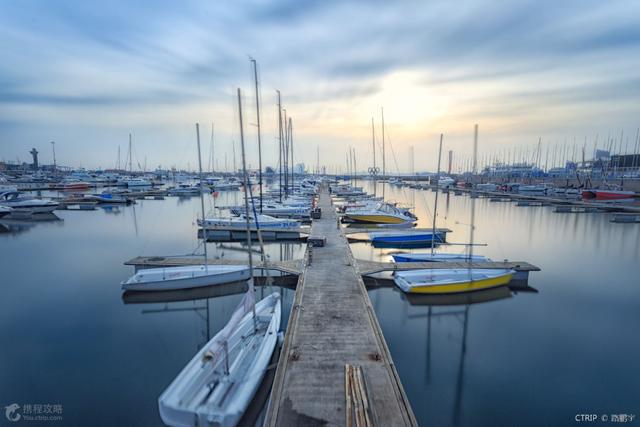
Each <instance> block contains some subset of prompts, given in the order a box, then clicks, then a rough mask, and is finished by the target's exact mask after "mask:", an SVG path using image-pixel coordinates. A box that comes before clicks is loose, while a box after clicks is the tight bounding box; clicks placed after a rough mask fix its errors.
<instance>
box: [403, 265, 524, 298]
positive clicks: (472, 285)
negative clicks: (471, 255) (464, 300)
mask: <svg viewBox="0 0 640 427" xmlns="http://www.w3.org/2000/svg"><path fill="white" fill-rule="evenodd" d="M514 274H515V271H513V270H509V269H499V268H453V269H424V270H409V271H396V272H395V274H394V277H393V281H394V282H395V284H396V285H398V287H399V288H400V289H402V290H403V291H404V292H407V293H419V294H455V293H463V292H473V291H479V290H482V289H490V288H496V287H499V286H506V285H508V284H509V282H510V281H511V278H512V277H513V275H514Z"/></svg>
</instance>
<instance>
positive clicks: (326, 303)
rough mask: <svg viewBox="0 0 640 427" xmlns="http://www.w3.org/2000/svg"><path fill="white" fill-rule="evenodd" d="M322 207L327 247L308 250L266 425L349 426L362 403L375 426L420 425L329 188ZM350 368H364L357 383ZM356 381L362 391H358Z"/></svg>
mask: <svg viewBox="0 0 640 427" xmlns="http://www.w3.org/2000/svg"><path fill="white" fill-rule="evenodd" d="M319 206H320V207H321V208H322V218H321V219H318V220H315V221H314V222H313V225H312V234H313V235H314V236H316V235H317V236H323V237H325V238H326V245H325V246H324V247H319V248H312V249H308V251H307V256H306V257H305V258H306V260H307V263H306V265H305V267H304V270H303V271H302V274H301V275H300V277H299V279H298V286H297V288H296V294H295V299H294V302H293V305H292V307H293V308H292V310H291V315H290V318H289V323H288V328H287V333H286V336H285V342H284V347H283V350H282V356H281V357H280V361H279V363H278V368H277V371H276V377H275V381H274V385H273V391H272V394H271V402H270V405H269V410H268V412H267V417H266V421H265V425H266V426H298V425H334V426H337V425H345V424H346V423H347V417H348V415H347V414H350V413H351V408H355V407H358V408H360V409H362V408H365V409H364V412H365V415H366V416H367V417H368V418H369V419H371V420H372V423H373V424H374V425H381V426H415V425H417V423H416V420H415V418H414V415H413V412H412V410H411V407H410V404H409V401H408V400H407V397H406V395H405V393H404V390H403V388H402V384H401V383H400V379H399V377H398V374H397V372H396V369H395V366H394V364H393V361H392V359H391V355H390V354H389V349H388V348H387V345H386V343H385V340H384V337H383V335H382V331H381V329H380V325H379V324H378V321H377V319H376V316H375V313H374V310H373V308H372V306H371V302H370V300H369V297H368V295H367V292H366V289H365V286H364V283H363V280H362V277H361V275H360V272H359V271H358V268H357V265H358V264H357V263H356V261H355V260H354V258H353V255H352V253H351V249H350V247H349V244H348V242H347V239H346V238H345V235H344V233H343V231H342V229H341V227H339V226H338V222H337V215H336V213H335V210H334V209H333V207H332V206H331V199H330V197H329V194H328V192H327V188H326V187H323V188H322V189H321V191H320V196H319ZM347 365H348V366H358V367H360V369H359V370H358V372H359V373H361V374H362V375H361V377H358V380H357V381H355V382H351V381H349V382H345V372H347V371H348V369H347ZM345 384H349V387H348V388H345ZM354 384H357V385H358V390H360V391H361V392H360V393H355V394H354V393H353V387H354ZM358 396H359V398H360V399H358ZM362 404H364V406H362ZM361 415H362V414H361Z"/></svg>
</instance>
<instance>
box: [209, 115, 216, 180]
mask: <svg viewBox="0 0 640 427" xmlns="http://www.w3.org/2000/svg"><path fill="white" fill-rule="evenodd" d="M213 148H214V146H213V122H211V147H210V151H209V163H210V164H209V169H211V173H212V174H213V172H214V170H215V165H214V163H213V158H214V156H213Z"/></svg>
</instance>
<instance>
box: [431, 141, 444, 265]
mask: <svg viewBox="0 0 640 427" xmlns="http://www.w3.org/2000/svg"><path fill="white" fill-rule="evenodd" d="M442 138H443V134H440V146H439V148H438V171H437V172H436V200H435V202H434V204H433V227H432V231H431V257H433V249H434V246H435V244H436V241H435V239H436V213H437V212H438V186H439V185H440V158H441V157H442Z"/></svg>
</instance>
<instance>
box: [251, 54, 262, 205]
mask: <svg viewBox="0 0 640 427" xmlns="http://www.w3.org/2000/svg"><path fill="white" fill-rule="evenodd" d="M251 62H252V63H253V81H254V83H255V86H256V120H257V125H258V185H259V186H260V213H262V141H261V139H260V138H261V137H260V97H259V95H258V64H257V63H256V60H255V59H253V58H251Z"/></svg>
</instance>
